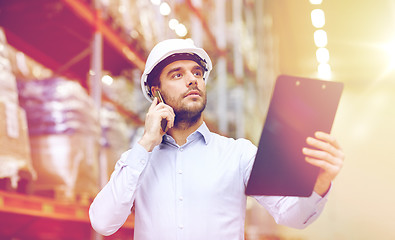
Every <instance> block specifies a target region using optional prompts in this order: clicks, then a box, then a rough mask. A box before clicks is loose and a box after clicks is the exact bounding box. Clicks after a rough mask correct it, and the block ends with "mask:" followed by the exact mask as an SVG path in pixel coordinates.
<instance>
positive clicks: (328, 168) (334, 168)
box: [305, 157, 343, 179]
mask: <svg viewBox="0 0 395 240" xmlns="http://www.w3.org/2000/svg"><path fill="white" fill-rule="evenodd" d="M305 160H306V162H307V163H310V164H311V165H313V166H316V167H319V168H320V169H322V170H323V171H324V173H326V174H329V175H331V176H332V179H333V178H334V177H335V176H336V175H337V174H338V173H339V172H340V170H341V168H342V166H343V165H342V163H340V164H331V163H329V162H326V161H323V160H320V159H315V158H310V157H306V158H305Z"/></svg>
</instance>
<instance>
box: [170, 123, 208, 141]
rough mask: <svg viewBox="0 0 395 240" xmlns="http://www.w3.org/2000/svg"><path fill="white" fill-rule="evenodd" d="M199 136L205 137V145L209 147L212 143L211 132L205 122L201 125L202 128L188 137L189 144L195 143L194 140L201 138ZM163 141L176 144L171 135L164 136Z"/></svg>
mask: <svg viewBox="0 0 395 240" xmlns="http://www.w3.org/2000/svg"><path fill="white" fill-rule="evenodd" d="M199 135H201V136H202V137H203V140H204V143H205V144H206V145H207V144H208V143H209V141H210V138H211V132H210V130H209V129H208V127H207V125H206V123H205V122H203V123H202V125H200V127H199V128H198V129H197V130H196V131H195V132H193V133H192V134H191V135H189V136H188V138H187V142H190V141H193V140H194V139H196V138H197V137H199ZM162 141H167V142H170V143H173V144H175V141H174V139H173V138H172V137H171V136H170V135H167V134H165V135H164V136H163V140H162Z"/></svg>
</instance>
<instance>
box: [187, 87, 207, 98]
mask: <svg viewBox="0 0 395 240" xmlns="http://www.w3.org/2000/svg"><path fill="white" fill-rule="evenodd" d="M191 91H198V92H199V95H200V96H202V95H203V92H202V90H200V89H199V87H198V86H196V85H195V86H191V87H189V88H188V90H187V91H186V92H185V93H184V97H185V96H187V95H188V94H189V93H190V92H191Z"/></svg>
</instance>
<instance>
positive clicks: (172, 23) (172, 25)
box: [169, 18, 179, 30]
mask: <svg viewBox="0 0 395 240" xmlns="http://www.w3.org/2000/svg"><path fill="white" fill-rule="evenodd" d="M178 24H179V22H178V20H177V19H175V18H172V19H170V20H169V28H170V29H171V30H175V29H176V27H177V25H178Z"/></svg>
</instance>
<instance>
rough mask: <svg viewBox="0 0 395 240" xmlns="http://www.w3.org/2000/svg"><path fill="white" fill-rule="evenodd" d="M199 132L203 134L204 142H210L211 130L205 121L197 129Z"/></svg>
mask: <svg viewBox="0 0 395 240" xmlns="http://www.w3.org/2000/svg"><path fill="white" fill-rule="evenodd" d="M196 132H197V133H200V134H201V135H202V136H203V139H204V142H205V143H206V145H207V144H208V143H209V141H210V138H211V132H210V130H209V129H208V127H207V125H206V123H205V122H203V123H202V125H200V127H199V128H198V129H197V130H196Z"/></svg>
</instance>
